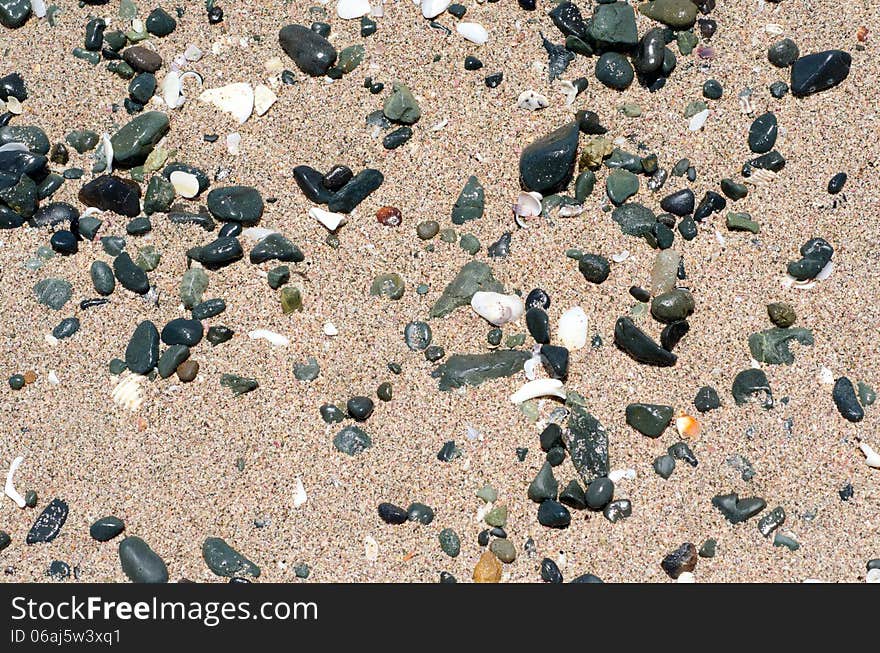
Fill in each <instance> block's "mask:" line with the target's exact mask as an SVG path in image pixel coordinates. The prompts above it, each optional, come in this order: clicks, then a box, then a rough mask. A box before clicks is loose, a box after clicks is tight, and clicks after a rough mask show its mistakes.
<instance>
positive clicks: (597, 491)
mask: <svg viewBox="0 0 880 653" xmlns="http://www.w3.org/2000/svg"><path fill="white" fill-rule="evenodd" d="M586 497H587V506H588V507H590V508H592V509H593V510H601V509H602V508H604V507H605V506H606V505H607V504H608V503H609V502H610V501H611V499H612V498H613V497H614V483H612V482H611V479H609V478H597V479H596V480H595V481H593V482H592V483H590V486H589V487H588V488H587V493H586Z"/></svg>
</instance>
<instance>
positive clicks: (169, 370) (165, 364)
mask: <svg viewBox="0 0 880 653" xmlns="http://www.w3.org/2000/svg"><path fill="white" fill-rule="evenodd" d="M189 354H190V351H189V347H187V346H186V345H171V346H170V347H168V349H166V350H165V351H163V352H162V355H161V356H160V357H159V363H158V364H157V365H156V369H158V371H159V376H160V377H162V378H163V379H167V378H168V377H169V376H171V375H172V374H174V372H175V371H176V370H177V368H178V366H179V365H180V364H181V363H183V362H184V361H185V360H186V359H187V358H189Z"/></svg>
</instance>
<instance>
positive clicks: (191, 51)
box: [183, 43, 205, 62]
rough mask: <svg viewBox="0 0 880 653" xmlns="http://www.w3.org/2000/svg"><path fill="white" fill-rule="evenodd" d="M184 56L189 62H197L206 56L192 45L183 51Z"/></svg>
mask: <svg viewBox="0 0 880 653" xmlns="http://www.w3.org/2000/svg"><path fill="white" fill-rule="evenodd" d="M183 56H184V57H186V60H187V61H193V62H195V61H198V60H199V59H201V58H202V57H203V56H205V54H204V53H203V52H202V51H201V50H199V48H198V47H197V46H195V45H193V44H192V43H190V44H189V45H188V46H186V50H184V51H183Z"/></svg>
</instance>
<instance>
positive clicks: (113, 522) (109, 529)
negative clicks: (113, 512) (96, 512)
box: [89, 516, 125, 542]
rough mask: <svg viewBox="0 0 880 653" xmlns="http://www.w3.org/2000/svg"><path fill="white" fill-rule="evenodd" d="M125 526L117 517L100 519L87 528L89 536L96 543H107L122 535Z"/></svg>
mask: <svg viewBox="0 0 880 653" xmlns="http://www.w3.org/2000/svg"><path fill="white" fill-rule="evenodd" d="M124 530H125V524H124V523H123V521H122V520H121V519H119V518H118V517H112V516H111V517H102V518H101V519H99V520H98V521H96V522H95V523H94V524H92V525H91V527H90V528H89V535H91V536H92V539H95V540H97V541H98V542H107V541H109V540H112V539H113V538H114V537H116V536H117V535H119V534H120V533H122V531H124Z"/></svg>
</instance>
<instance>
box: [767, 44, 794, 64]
mask: <svg viewBox="0 0 880 653" xmlns="http://www.w3.org/2000/svg"><path fill="white" fill-rule="evenodd" d="M799 55H800V50H799V49H798V46H797V43H795V42H794V41H792V40H791V39H780V40H779V41H776V42H775V43H773V44H772V45H771V46H770V47H769V48H767V60H768V61H769V62H770V63H772V64H773V65H774V66H776V67H777V68H787V67H788V66H790V65H791V64H793V63H794V62H795V59H797V58H798V56H799Z"/></svg>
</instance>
